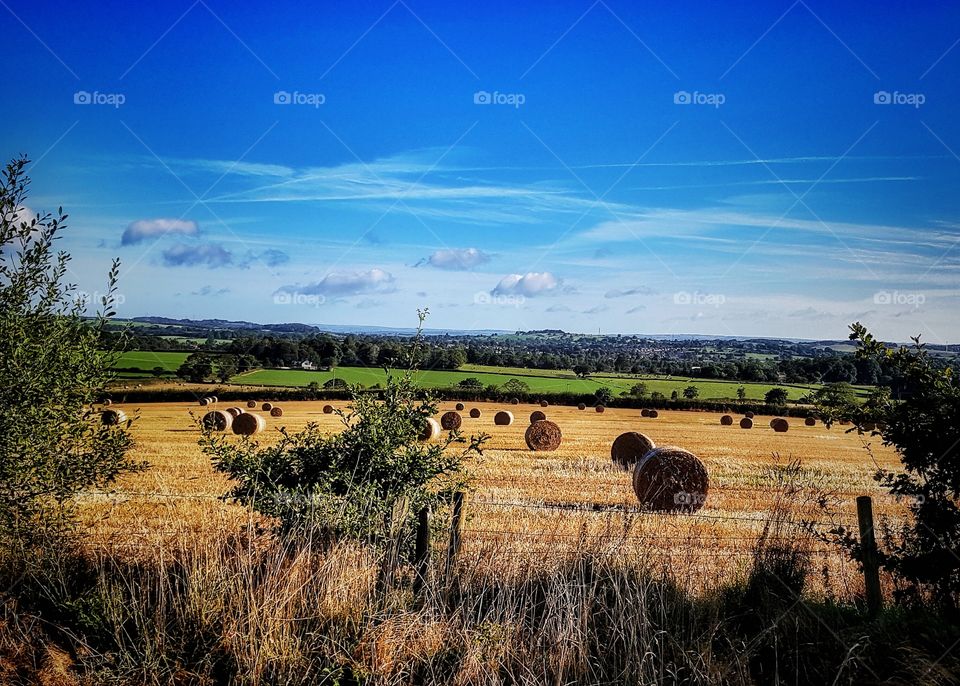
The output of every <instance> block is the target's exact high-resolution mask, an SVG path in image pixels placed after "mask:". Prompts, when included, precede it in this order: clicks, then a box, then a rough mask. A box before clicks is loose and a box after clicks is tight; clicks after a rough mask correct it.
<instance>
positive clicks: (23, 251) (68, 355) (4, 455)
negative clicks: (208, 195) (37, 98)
mask: <svg viewBox="0 0 960 686" xmlns="http://www.w3.org/2000/svg"><path fill="white" fill-rule="evenodd" d="M26 164H27V160H26V158H19V159H17V160H14V161H12V162H11V163H9V164H8V165H7V166H6V169H5V170H4V171H3V173H2V181H0V407H2V408H3V411H2V412H0V559H2V562H5V563H7V562H10V563H14V562H16V563H19V564H23V563H25V562H27V561H29V560H31V559H32V560H37V559H43V558H41V557H36V556H31V555H28V554H27V553H29V552H30V551H31V550H32V551H34V552H37V551H43V550H47V551H49V550H50V548H49V547H46V548H45V547H43V546H45V545H46V546H49V545H50V544H51V543H52V542H57V541H59V542H64V541H65V540H67V538H68V537H69V535H70V534H71V533H72V532H73V531H74V529H73V524H74V523H75V518H74V515H75V509H74V505H73V503H74V500H73V499H74V496H75V495H76V494H77V493H78V492H80V491H82V490H84V489H88V488H99V487H103V486H104V485H106V484H108V483H110V482H111V481H112V480H113V479H114V478H115V477H117V476H118V475H119V474H121V473H122V472H124V471H126V470H132V469H136V468H137V466H138V465H136V464H135V463H134V462H132V461H131V460H129V459H128V457H127V452H128V450H129V449H130V447H131V439H130V436H129V434H128V433H127V428H128V423H127V424H123V425H113V426H107V425H104V424H103V423H102V422H101V421H100V415H99V413H98V412H97V411H96V409H95V408H94V407H93V405H94V403H96V402H98V401H99V400H100V399H102V398H103V397H104V396H105V394H106V386H107V382H108V381H110V379H111V373H110V371H109V370H110V368H111V367H112V366H113V364H114V363H115V362H116V361H117V359H118V354H117V353H116V352H113V351H104V350H103V349H101V346H100V343H101V338H102V334H103V332H104V328H105V326H106V324H107V322H108V320H109V319H110V318H111V317H113V316H114V310H113V307H114V300H115V293H116V283H117V273H118V271H119V263H118V262H116V261H115V262H114V263H113V266H112V267H111V269H110V271H109V273H108V276H107V288H106V295H104V296H103V298H102V299H101V301H100V303H98V312H97V313H96V318H95V319H94V320H93V321H92V322H90V321H87V320H85V319H84V318H83V316H84V315H85V314H86V312H87V307H88V305H91V304H92V303H88V302H87V301H86V300H84V299H82V298H79V297H78V296H77V292H76V288H75V286H74V285H72V284H68V283H64V277H65V276H66V273H67V271H68V267H69V263H70V256H69V255H68V254H67V253H65V252H58V253H54V251H53V244H54V241H55V240H56V239H57V238H59V236H60V233H61V231H62V230H63V229H64V228H66V225H65V223H64V222H65V220H66V219H67V215H65V214H64V213H63V210H62V209H59V210H58V211H57V214H56V215H55V216H54V215H51V214H43V215H40V214H38V215H34V216H32V217H30V216H27V214H26V213H27V210H26V209H25V208H24V205H25V203H26V200H27V191H28V188H29V183H30V180H29V178H28V177H27V176H26V175H25V173H24V167H25V166H26ZM37 546H41V547H39V548H38V547H37ZM62 552H63V551H62V549H59V548H58V549H57V551H56V554H58V555H59V554H61V553H62ZM6 571H8V572H10V571H12V570H11V569H10V568H9V567H8V568H7V569H6Z"/></svg>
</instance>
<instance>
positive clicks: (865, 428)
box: [857, 422, 877, 434]
mask: <svg viewBox="0 0 960 686" xmlns="http://www.w3.org/2000/svg"><path fill="white" fill-rule="evenodd" d="M876 430H877V425H876V424H874V423H873V422H864V423H863V424H861V425H860V426H859V427H857V431H859V432H860V433H865V434H868V433H871V432H873V431H876Z"/></svg>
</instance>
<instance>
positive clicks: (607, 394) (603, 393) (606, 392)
mask: <svg viewBox="0 0 960 686" xmlns="http://www.w3.org/2000/svg"><path fill="white" fill-rule="evenodd" d="M593 397H594V398H596V401H597V403H599V404H600V405H607V404H609V403H610V402H611V401H612V400H613V391H611V390H610V389H609V388H607V387H606V386H604V387H602V388H598V389H597V390H595V391H594V392H593Z"/></svg>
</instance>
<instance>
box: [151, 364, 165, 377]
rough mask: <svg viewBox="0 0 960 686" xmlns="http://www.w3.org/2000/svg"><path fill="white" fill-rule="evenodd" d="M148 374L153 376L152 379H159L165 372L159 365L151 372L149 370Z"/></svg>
mask: <svg viewBox="0 0 960 686" xmlns="http://www.w3.org/2000/svg"><path fill="white" fill-rule="evenodd" d="M150 373H151V374H153V376H154V377H156V378H158V379H159V378H160V377H161V376H163V375H164V374H165V373H166V370H165V369H164V368H163V367H161V366H160V365H157V366H156V367H154V368H153V369H152V370H150Z"/></svg>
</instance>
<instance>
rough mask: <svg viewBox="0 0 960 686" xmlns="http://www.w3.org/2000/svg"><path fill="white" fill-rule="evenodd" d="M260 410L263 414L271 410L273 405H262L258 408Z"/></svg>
mask: <svg viewBox="0 0 960 686" xmlns="http://www.w3.org/2000/svg"><path fill="white" fill-rule="evenodd" d="M260 409H261V410H263V411H264V412H269V411H270V410H272V409H273V403H264V404H263V405H261V406H260Z"/></svg>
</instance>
